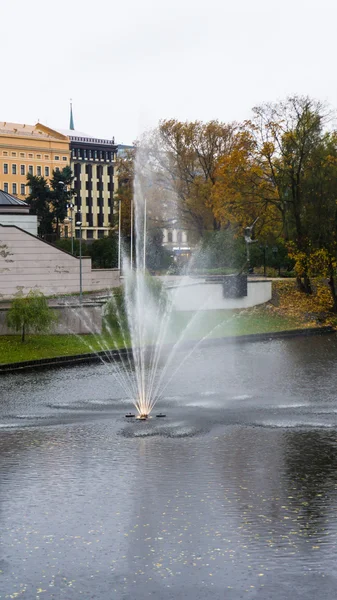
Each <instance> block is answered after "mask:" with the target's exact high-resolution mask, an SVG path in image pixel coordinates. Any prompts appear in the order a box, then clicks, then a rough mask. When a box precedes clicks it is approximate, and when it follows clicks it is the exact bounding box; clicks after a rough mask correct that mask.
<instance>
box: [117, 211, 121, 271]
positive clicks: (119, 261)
mask: <svg viewBox="0 0 337 600" xmlns="http://www.w3.org/2000/svg"><path fill="white" fill-rule="evenodd" d="M121 233H122V213H121V201H120V200H119V201H118V270H119V274H120V270H121Z"/></svg>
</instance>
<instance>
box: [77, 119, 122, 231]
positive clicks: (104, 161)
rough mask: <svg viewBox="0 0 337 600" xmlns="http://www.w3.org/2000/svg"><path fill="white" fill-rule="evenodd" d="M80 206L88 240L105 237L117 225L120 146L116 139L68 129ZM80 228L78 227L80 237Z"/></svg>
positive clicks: (83, 229) (78, 204)
mask: <svg viewBox="0 0 337 600" xmlns="http://www.w3.org/2000/svg"><path fill="white" fill-rule="evenodd" d="M68 137H69V142H70V152H71V163H70V165H71V169H72V171H73V173H74V188H75V192H76V195H75V197H74V200H75V204H76V208H77V210H78V211H79V212H81V214H82V235H83V238H84V239H86V240H90V239H97V238H102V237H105V236H106V235H108V234H109V232H110V231H111V228H112V227H113V225H114V222H113V214H114V193H115V187H116V186H117V177H116V173H115V166H116V154H117V146H116V145H115V143H114V140H105V139H98V138H93V137H90V136H88V135H86V134H82V133H77V132H76V131H75V130H74V131H71V130H70V131H69V132H68ZM78 233H79V230H76V234H77V236H78Z"/></svg>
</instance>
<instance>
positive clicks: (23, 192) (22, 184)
mask: <svg viewBox="0 0 337 600" xmlns="http://www.w3.org/2000/svg"><path fill="white" fill-rule="evenodd" d="M25 195H26V186H25V184H24V183H21V196H25Z"/></svg>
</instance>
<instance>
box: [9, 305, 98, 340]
mask: <svg viewBox="0 0 337 600" xmlns="http://www.w3.org/2000/svg"><path fill="white" fill-rule="evenodd" d="M51 309H52V310H54V311H55V313H56V317H57V321H56V323H55V326H54V327H53V330H52V331H51V333H59V334H66V333H76V334H83V333H101V332H102V310H103V309H102V305H101V304H94V303H91V304H84V305H82V306H79V305H78V304H77V305H75V304H74V305H66V306H51ZM7 312H8V309H7V308H0V335H18V333H16V332H15V331H13V330H12V329H9V328H8V327H7V325H6V314H7ZM83 352H90V348H89V347H88V348H86V347H85V346H84V347H83Z"/></svg>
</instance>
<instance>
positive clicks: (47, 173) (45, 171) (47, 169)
mask: <svg viewBox="0 0 337 600" xmlns="http://www.w3.org/2000/svg"><path fill="white" fill-rule="evenodd" d="M44 176H45V177H49V167H45V168H44Z"/></svg>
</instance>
